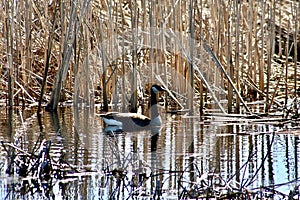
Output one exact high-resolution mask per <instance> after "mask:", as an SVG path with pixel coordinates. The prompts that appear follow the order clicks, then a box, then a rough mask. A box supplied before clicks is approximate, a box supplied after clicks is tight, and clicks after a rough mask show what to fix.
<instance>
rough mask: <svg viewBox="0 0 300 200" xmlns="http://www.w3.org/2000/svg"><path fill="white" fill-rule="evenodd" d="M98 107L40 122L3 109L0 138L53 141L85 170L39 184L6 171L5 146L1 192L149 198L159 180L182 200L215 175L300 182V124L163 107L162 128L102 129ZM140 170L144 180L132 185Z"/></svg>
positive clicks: (283, 188) (26, 144)
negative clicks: (191, 113) (184, 112)
mask: <svg viewBox="0 0 300 200" xmlns="http://www.w3.org/2000/svg"><path fill="white" fill-rule="evenodd" d="M95 110H96V111H95ZM96 112H97V109H73V108H72V107H64V108H60V110H59V112H58V113H57V114H51V113H48V112H43V113H42V115H41V118H40V119H41V120H40V121H39V120H38V117H37V115H36V110H35V109H27V110H17V111H15V113H14V117H13V119H12V120H13V122H12V123H11V124H9V119H8V118H7V117H6V116H7V115H6V114H4V113H2V116H1V117H0V118H1V124H0V140H1V141H4V142H8V143H15V142H16V140H21V142H20V143H22V145H21V146H22V147H23V149H24V150H28V151H29V152H30V150H31V149H32V148H33V146H34V144H35V142H36V141H37V140H38V138H39V137H43V138H44V139H45V140H50V141H51V150H50V153H51V155H52V157H53V159H63V160H64V161H65V162H66V163H68V164H69V165H72V166H74V167H76V168H77V169H79V171H80V172H81V173H77V174H75V173H72V174H68V176H67V178H64V179H62V180H59V179H53V180H52V181H51V182H48V183H42V184H41V185H40V186H41V188H36V187H33V186H32V185H30V184H29V181H28V180H27V181H24V178H23V177H20V176H18V175H16V174H13V175H8V174H7V173H6V167H7V157H8V155H7V152H6V150H5V149H4V148H3V145H2V146H1V148H0V153H1V160H0V163H1V174H0V175H1V179H0V199H21V198H24V199H27V198H28V199H37V198H43V197H48V198H51V199H52V198H53V199H61V198H64V199H109V198H112V199H127V198H131V197H133V196H134V195H136V196H135V197H136V198H138V197H139V198H140V199H147V196H148V197H149V199H150V197H151V196H153V195H152V194H153V193H155V192H156V188H157V186H158V185H159V186H160V188H162V190H161V191H160V195H161V196H162V197H164V198H165V199H176V198H177V197H178V192H179V188H180V187H181V188H183V187H185V186H184V184H186V188H188V187H189V186H188V184H190V183H191V182H201V181H205V177H209V176H211V175H212V174H214V175H215V174H218V175H219V176H220V177H221V178H220V181H221V180H224V182H227V183H230V185H231V186H236V187H241V186H243V187H245V188H247V189H249V190H250V189H255V188H259V187H262V186H270V187H271V186H272V188H274V187H275V189H276V190H277V191H280V192H282V193H285V194H288V193H289V192H290V191H291V190H293V189H294V187H295V186H296V185H297V181H295V180H298V181H299V172H300V170H299V159H300V143H299V141H300V140H299V132H300V130H299V131H298V129H297V128H298V127H297V125H295V124H290V123H286V124H283V125H279V123H277V122H274V121H271V120H270V121H269V122H268V121H267V120H266V121H261V122H253V121H251V120H246V119H242V118H235V119H232V120H226V121H224V120H222V119H219V118H210V119H205V120H200V118H199V117H197V116H194V117H187V116H185V115H174V114H169V113H163V115H162V119H163V127H162V128H161V130H160V132H159V133H158V134H153V133H151V131H139V132H129V133H119V134H116V135H112V134H107V133H105V132H104V131H103V130H104V127H103V122H102V120H101V118H100V117H99V116H97V115H96ZM20 138H21V139H20ZM83 172H85V173H83ZM107 172H110V174H113V175H114V176H108V174H107ZM117 172H118V173H119V176H125V178H124V179H122V180H123V181H122V182H118V181H117V178H116V176H117V175H116V174H117ZM176 172H180V173H176ZM134 176H140V177H139V178H140V179H142V178H144V179H145V180H144V181H140V182H139V183H137V185H136V186H133V185H134V178H133V177H134ZM146 177H148V178H146ZM149 177H151V178H149ZM178 179H181V180H183V181H181V182H182V184H183V185H179V182H178ZM298 183H299V182H298ZM138 184H141V185H142V186H141V185H138ZM274 185H275V186H274Z"/></svg>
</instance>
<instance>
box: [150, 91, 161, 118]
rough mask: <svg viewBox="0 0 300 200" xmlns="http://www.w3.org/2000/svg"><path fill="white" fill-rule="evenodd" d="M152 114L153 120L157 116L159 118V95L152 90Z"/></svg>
mask: <svg viewBox="0 0 300 200" xmlns="http://www.w3.org/2000/svg"><path fill="white" fill-rule="evenodd" d="M150 112H151V113H150V114H151V119H154V118H156V117H157V116H159V113H158V109H157V95H156V94H155V92H153V91H152V90H151V101H150Z"/></svg>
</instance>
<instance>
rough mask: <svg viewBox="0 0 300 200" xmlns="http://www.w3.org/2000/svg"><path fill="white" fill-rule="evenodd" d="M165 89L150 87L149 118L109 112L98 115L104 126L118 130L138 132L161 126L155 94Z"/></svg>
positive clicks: (133, 114) (155, 86)
mask: <svg viewBox="0 0 300 200" xmlns="http://www.w3.org/2000/svg"><path fill="white" fill-rule="evenodd" d="M161 91H165V89H164V88H163V87H161V86H159V85H152V86H151V94H150V95H151V100H150V105H149V106H150V114H151V118H149V117H147V116H145V115H141V114H138V113H117V112H109V113H106V114H100V116H101V117H102V119H103V121H104V124H105V125H106V126H116V127H118V129H122V130H124V131H126V130H133V131H134V130H139V129H147V128H151V127H160V126H161V123H162V121H161V117H160V115H159V112H158V109H157V94H158V93H159V92H161Z"/></svg>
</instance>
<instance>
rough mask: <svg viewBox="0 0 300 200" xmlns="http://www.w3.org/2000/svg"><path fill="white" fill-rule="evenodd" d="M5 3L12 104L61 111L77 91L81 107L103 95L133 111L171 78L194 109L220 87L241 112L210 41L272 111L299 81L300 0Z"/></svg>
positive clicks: (6, 84)
mask: <svg viewBox="0 0 300 200" xmlns="http://www.w3.org/2000/svg"><path fill="white" fill-rule="evenodd" d="M0 5H1V8H2V9H3V12H2V13H1V14H0V34H1V40H0V59H1V63H0V70H1V84H0V97H1V99H2V100H1V103H2V105H8V106H28V105H37V104H38V102H40V104H42V103H45V102H47V103H48V106H47V107H48V108H49V109H50V110H55V109H56V108H57V105H58V102H59V101H66V100H71V99H73V102H74V104H76V105H78V106H81V105H93V104H94V102H96V103H98V102H100V103H101V104H102V105H103V108H104V109H105V110H107V109H108V105H109V103H110V102H111V103H115V104H116V105H118V103H120V102H121V103H122V104H121V105H122V106H121V108H122V109H123V110H125V109H126V106H127V105H128V104H129V101H130V103H131V109H133V110H135V109H136V108H135V106H136V104H137V100H138V96H139V95H138V94H139V88H140V87H143V86H144V85H145V84H146V83H153V82H161V83H163V84H165V85H166V86H168V88H170V90H172V91H173V92H174V94H176V98H178V100H179V102H180V103H181V105H183V106H184V107H185V108H188V109H190V110H192V109H193V108H194V105H196V107H199V106H200V108H201V109H202V107H203V106H204V105H208V104H209V103H210V102H212V101H210V100H211V99H213V95H214V93H215V95H216V97H215V100H216V99H217V100H218V103H220V102H222V99H226V101H227V99H228V106H226V109H227V112H233V111H236V112H238V113H239V112H241V111H242V110H241V108H240V101H241V100H242V99H240V98H238V97H236V92H234V88H232V86H231V85H230V82H228V79H227V78H226V77H225V76H224V74H222V73H221V71H220V70H219V68H218V65H216V64H215V62H214V61H213V60H212V59H211V55H210V54H208V53H207V52H205V50H204V49H203V44H204V43H206V44H208V45H209V46H210V47H211V48H212V52H213V53H214V54H215V55H216V57H217V58H218V59H219V61H220V64H221V65H222V66H224V68H225V69H226V73H227V74H228V75H229V76H230V78H231V79H232V81H233V83H234V85H235V86H236V88H237V90H238V91H239V93H240V94H241V95H242V97H243V99H244V100H247V101H248V102H249V101H256V100H259V99H261V100H265V101H263V102H264V105H265V112H269V110H270V109H272V106H273V105H274V103H275V105H280V106H284V105H285V104H286V103H287V99H288V98H290V97H291V96H295V94H296V90H297V88H298V83H297V82H298V79H299V76H298V73H297V71H298V68H297V67H299V55H298V53H297V52H298V51H299V43H300V42H299V38H300V34H299V30H300V29H299V22H298V21H299V12H300V3H299V1H293V0H290V1H288V0H282V1H275V0H270V1H266V2H265V1H254V0H253V1H221V0H214V1H206V0H191V1H182V0H167V1H161V0H157V1H143V0H142V1H133V0H131V1H86V0H85V1H79V0H77V1H55V0H54V1H49V2H48V1H29V0H25V1H1V3H0ZM204 52H205V53H204ZM190 63H193V65H192V64H190ZM195 67H198V68H199V69H200V70H199V71H198V73H197V71H196V72H195V71H194V69H195ZM199 73H201V74H199ZM204 79H205V80H204ZM205 81H207V84H203V83H205ZM207 90H208V91H209V92H210V94H208V95H207V96H206V95H205V93H203V92H205V91H207ZM217 91H222V92H217ZM224 91H225V92H224ZM126 94H129V96H127V95H126ZM130 94H134V95H132V98H131V100H130ZM188 99H189V100H190V101H189V100H188ZM281 100H285V101H284V103H280V101H281ZM215 103H216V102H215Z"/></svg>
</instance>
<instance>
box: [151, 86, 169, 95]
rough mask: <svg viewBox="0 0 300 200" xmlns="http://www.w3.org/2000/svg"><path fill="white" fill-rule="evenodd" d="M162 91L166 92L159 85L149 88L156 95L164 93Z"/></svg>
mask: <svg viewBox="0 0 300 200" xmlns="http://www.w3.org/2000/svg"><path fill="white" fill-rule="evenodd" d="M164 91H166V89H165V88H163V87H162V86H160V85H152V86H151V92H153V93H154V94H157V93H158V92H164Z"/></svg>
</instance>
